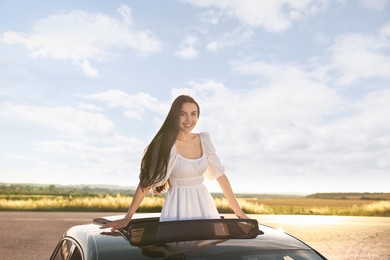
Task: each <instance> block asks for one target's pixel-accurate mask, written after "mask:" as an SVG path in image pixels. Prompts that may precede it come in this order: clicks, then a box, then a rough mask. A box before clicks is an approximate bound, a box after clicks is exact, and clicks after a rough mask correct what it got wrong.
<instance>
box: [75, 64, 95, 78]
mask: <svg viewBox="0 0 390 260" xmlns="http://www.w3.org/2000/svg"><path fill="white" fill-rule="evenodd" d="M75 65H76V66H77V67H79V68H80V69H81V71H83V72H84V73H85V74H86V75H87V76H88V77H90V78H98V77H99V71H98V70H97V69H94V68H93V67H92V66H91V64H90V63H89V61H88V60H83V61H81V62H75Z"/></svg>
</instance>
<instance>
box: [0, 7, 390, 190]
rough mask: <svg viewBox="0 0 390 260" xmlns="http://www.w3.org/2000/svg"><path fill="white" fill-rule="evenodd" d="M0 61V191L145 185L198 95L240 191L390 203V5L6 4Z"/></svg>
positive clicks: (202, 122)
mask: <svg viewBox="0 0 390 260" xmlns="http://www.w3.org/2000/svg"><path fill="white" fill-rule="evenodd" d="M0 56H1V59H0V129H1V132H0V174H1V180H0V182H12V183H45V184H62V185H68V184H106V185H121V186H136V185H137V183H138V175H139V163H140V159H141V156H142V153H143V150H144V149H145V147H146V146H147V145H148V143H149V142H150V140H151V138H152V137H153V136H154V134H155V133H156V132H157V130H158V129H159V127H160V126H161V123H162V121H163V120H164V118H165V116H166V114H167V112H168V109H169V107H170V104H171V102H172V101H173V99H174V98H175V97H176V96H178V95H180V94H189V95H191V96H193V97H194V98H195V99H196V100H197V101H198V103H199V105H200V119H199V122H198V125H197V127H196V129H195V130H196V132H202V131H206V132H209V133H210V136H211V138H212V140H213V143H214V145H215V147H216V150H217V153H218V155H219V156H220V158H221V161H222V163H223V165H224V166H225V170H226V174H227V175H228V177H229V180H230V182H231V184H232V187H233V189H234V191H235V192H240V193H244V192H256V193H303V194H304V193H314V192H332V191H335V192H351V191H353V192H389V191H390V190H389V183H390V1H388V0H375V1H366V0H359V1H341V0H333V1H332V0H307V1H287V0H281V1H239V0H230V1H227V0H207V1H195V0H181V1H179V0H177V1H174V0H173V1H151V0H146V1H116V0H114V1H86V0H84V1H83V0H82V1H75V0H71V1H49V0H46V1H44V0H38V1H26V0H21V1H8V0H6V1H1V3H0ZM207 185H208V186H209V188H210V189H211V190H212V191H219V188H218V185H217V183H216V182H215V181H213V182H210V181H208V182H207Z"/></svg>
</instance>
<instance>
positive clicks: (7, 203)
mask: <svg viewBox="0 0 390 260" xmlns="http://www.w3.org/2000/svg"><path fill="white" fill-rule="evenodd" d="M384 199H385V200H380V199H372V198H369V197H367V199H362V198H361V197H360V198H357V197H352V198H348V197H345V196H344V198H343V199H339V198H336V199H334V198H333V199H323V198H312V197H302V198H256V197H245V198H238V200H239V203H240V205H241V207H242V208H243V210H244V211H245V212H246V213H250V214H291V215H342V216H390V200H388V198H387V197H386V198H384ZM131 200H132V197H131V196H123V195H116V196H112V195H97V196H54V195H0V210H2V211H11V210H16V211H20V210H25V211H96V212H98V211H100V212H101V211H111V212H112V211H116V212H125V211H127V209H128V207H129V204H130V203H131ZM163 202H164V197H163V196H152V195H148V196H147V197H146V198H145V199H144V201H143V202H142V204H141V206H140V208H139V209H138V212H158V211H160V210H161V207H162V205H163ZM215 203H216V205H217V208H218V210H219V212H220V213H230V212H231V210H230V208H229V205H228V203H227V201H226V200H225V199H224V198H221V197H216V198H215Z"/></svg>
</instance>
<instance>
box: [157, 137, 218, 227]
mask: <svg viewBox="0 0 390 260" xmlns="http://www.w3.org/2000/svg"><path fill="white" fill-rule="evenodd" d="M199 135H200V140H201V145H202V151H203V153H202V156H201V157H200V158H197V159H188V158H185V157H183V156H182V155H180V153H179V151H178V150H177V148H176V146H175V145H173V147H172V150H171V153H170V159H169V163H168V168H167V175H166V177H165V178H164V180H163V181H161V182H160V183H158V184H156V185H155V186H159V185H162V184H163V183H165V182H166V181H167V180H168V183H169V189H168V192H167V195H166V199H165V202H164V206H163V208H162V211H161V216H160V221H173V220H186V219H213V218H214V219H215V218H220V216H219V213H218V210H217V208H216V206H215V204H214V200H213V198H212V196H211V194H210V192H209V191H208V189H207V188H206V187H205V186H204V184H203V181H204V178H205V177H206V178H209V179H216V178H218V177H220V176H221V175H223V174H224V168H223V166H222V165H221V162H220V160H219V158H218V156H217V154H216V153H215V148H214V146H213V144H212V142H211V139H210V136H209V134H208V133H205V132H203V133H200V134H199Z"/></svg>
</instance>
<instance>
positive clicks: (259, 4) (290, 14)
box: [183, 0, 328, 32]
mask: <svg viewBox="0 0 390 260" xmlns="http://www.w3.org/2000/svg"><path fill="white" fill-rule="evenodd" d="M183 1H184V2H188V3H190V4H192V5H194V6H198V7H202V8H215V9H217V10H220V11H222V12H223V13H224V15H225V16H227V17H235V18H237V19H238V20H239V21H240V22H241V23H242V24H244V25H247V26H250V27H254V28H258V27H261V28H263V29H265V30H267V31H272V32H277V31H283V30H287V29H288V28H290V27H291V25H292V22H293V21H296V20H301V19H303V18H304V17H306V16H307V15H313V14H316V13H318V12H322V11H323V10H325V9H326V8H327V4H328V1H327V0H305V1H293V0H280V1H256V0H247V1H240V0H202V1H198V0H183Z"/></svg>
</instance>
